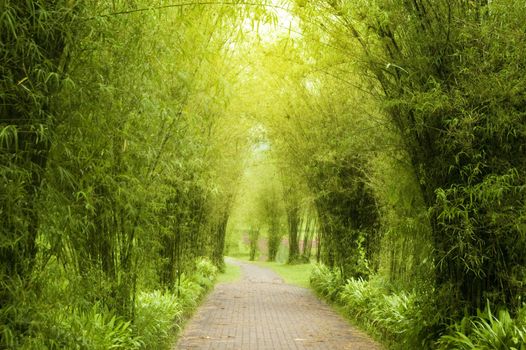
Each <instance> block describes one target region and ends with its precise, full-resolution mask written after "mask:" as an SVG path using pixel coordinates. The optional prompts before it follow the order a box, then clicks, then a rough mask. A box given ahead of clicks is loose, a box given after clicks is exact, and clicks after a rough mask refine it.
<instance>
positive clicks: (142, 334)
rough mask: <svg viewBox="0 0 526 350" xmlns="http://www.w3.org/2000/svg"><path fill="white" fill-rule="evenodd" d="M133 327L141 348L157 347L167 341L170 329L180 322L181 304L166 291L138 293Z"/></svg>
mask: <svg viewBox="0 0 526 350" xmlns="http://www.w3.org/2000/svg"><path fill="white" fill-rule="evenodd" d="M135 310H136V316H135V323H134V328H135V329H136V332H137V335H138V338H139V340H140V341H141V343H142V344H143V346H142V347H141V348H143V349H158V348H159V346H160V344H167V343H169V339H170V336H171V335H172V332H171V330H172V329H173V328H174V327H175V326H176V325H178V323H180V321H181V318H182V313H183V306H182V304H181V303H180V302H179V301H178V300H177V297H176V296H175V295H174V294H172V293H168V292H165V293H163V292H161V291H158V290H156V291H153V292H149V293H144V292H143V293H139V295H138V296H137V301H136V306H135Z"/></svg>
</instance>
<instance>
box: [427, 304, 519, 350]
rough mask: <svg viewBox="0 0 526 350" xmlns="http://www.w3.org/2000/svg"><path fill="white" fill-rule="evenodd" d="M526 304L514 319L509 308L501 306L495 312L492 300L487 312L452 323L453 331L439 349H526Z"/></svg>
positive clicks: (439, 344)
mask: <svg viewBox="0 0 526 350" xmlns="http://www.w3.org/2000/svg"><path fill="white" fill-rule="evenodd" d="M525 316H526V307H523V308H522V310H520V311H519V313H518V316H517V318H515V319H512V318H511V316H510V314H509V312H508V311H506V310H500V311H499V312H498V315H493V314H492V312H491V309H490V306H489V303H488V306H487V307H486V310H485V311H484V312H479V314H478V315H477V316H468V317H464V319H463V320H462V321H461V322H460V323H457V324H455V325H453V326H452V327H451V331H450V334H447V335H444V336H442V337H441V338H440V339H439V340H438V342H437V345H438V348H439V349H451V348H455V349H459V350H470V349H478V350H486V349H488V350H489V349H497V350H501V349H502V350H505V349H515V350H525V349H526V317H525Z"/></svg>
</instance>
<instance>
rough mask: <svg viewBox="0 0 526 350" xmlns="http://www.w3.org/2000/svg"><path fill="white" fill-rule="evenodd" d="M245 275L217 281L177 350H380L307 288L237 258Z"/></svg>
mask: <svg viewBox="0 0 526 350" xmlns="http://www.w3.org/2000/svg"><path fill="white" fill-rule="evenodd" d="M228 262H229V263H232V264H236V265H239V266H241V269H242V273H243V278H242V279H241V280H239V281H237V282H233V283H221V284H218V285H217V286H216V288H215V290H214V291H213V292H212V293H211V294H210V295H209V296H208V298H207V299H206V301H205V302H204V304H203V305H202V306H201V307H200V308H199V309H198V311H197V313H196V314H195V316H194V317H193V319H192V320H191V321H189V323H188V324H187V326H186V328H185V330H184V332H183V334H182V335H181V338H180V339H179V343H178V344H177V347H176V349H180V350H187V349H214V350H226V349H232V350H234V349H235V350H281V349H316V350H318V349H320V350H321V349H327V350H340V349H352V350H360V349H361V350H365V349H367V350H369V349H381V347H380V346H379V345H378V344H376V343H374V342H373V341H372V340H371V339H370V338H369V337H367V335H365V334H364V333H363V332H361V331H359V330H357V329H355V328H353V327H352V326H350V325H349V324H348V323H347V322H346V321H345V320H343V319H342V318H341V317H340V316H339V315H338V314H337V313H335V312H334V311H332V310H331V309H330V308H329V307H328V306H327V305H326V304H324V303H323V302H321V301H319V300H318V299H317V298H316V297H315V296H314V294H313V293H312V292H311V291H309V290H308V289H305V288H300V287H295V286H291V285H288V284H285V283H283V281H282V280H281V279H280V278H279V276H278V275H276V274H275V273H274V272H272V271H271V270H269V269H266V268H262V267H258V266H255V265H252V264H249V263H243V262H240V261H237V260H228Z"/></svg>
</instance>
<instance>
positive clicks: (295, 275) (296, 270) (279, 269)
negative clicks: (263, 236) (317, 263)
mask: <svg viewBox="0 0 526 350" xmlns="http://www.w3.org/2000/svg"><path fill="white" fill-rule="evenodd" d="M256 264H257V265H259V266H263V267H268V268H270V269H272V270H273V271H274V272H275V273H277V274H278V275H279V276H280V277H281V278H283V280H284V281H285V283H288V284H294V285H296V286H299V287H303V288H309V279H310V273H311V271H312V266H313V265H312V264H297V265H288V264H283V263H277V262H263V261H258V262H256Z"/></svg>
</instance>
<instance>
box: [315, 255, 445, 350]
mask: <svg viewBox="0 0 526 350" xmlns="http://www.w3.org/2000/svg"><path fill="white" fill-rule="evenodd" d="M339 276H340V275H339V273H338V272H334V271H332V270H331V269H329V268H328V267H326V266H324V265H316V266H315V267H314V269H313V272H312V275H311V286H312V287H313V288H314V289H315V290H316V291H317V292H318V293H319V294H320V295H321V296H323V297H325V298H327V299H328V300H330V301H333V302H336V303H337V304H339V305H340V306H341V307H342V308H343V310H344V311H345V313H346V314H347V315H348V316H349V317H350V318H351V319H353V320H355V321H357V322H358V323H360V324H361V325H363V326H364V327H366V328H367V329H368V330H369V331H370V332H371V333H374V334H376V335H378V336H379V337H381V338H382V339H383V340H384V341H385V342H387V343H389V345H390V347H391V348H394V349H413V348H414V349H420V348H429V347H430V346H431V343H432V342H433V339H434V338H433V337H434V332H433V327H434V324H435V322H436V321H435V320H434V318H433V317H432V316H430V315H433V314H434V310H433V302H432V301H430V300H426V299H425V298H424V296H423V295H419V294H416V293H414V292H412V293H408V292H398V293H391V292H389V289H388V288H386V286H385V283H384V282H383V281H381V280H377V279H376V280H375V279H372V280H364V279H361V278H358V279H354V278H351V279H348V280H347V281H346V283H343V282H342V280H341V278H340V277H339Z"/></svg>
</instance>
